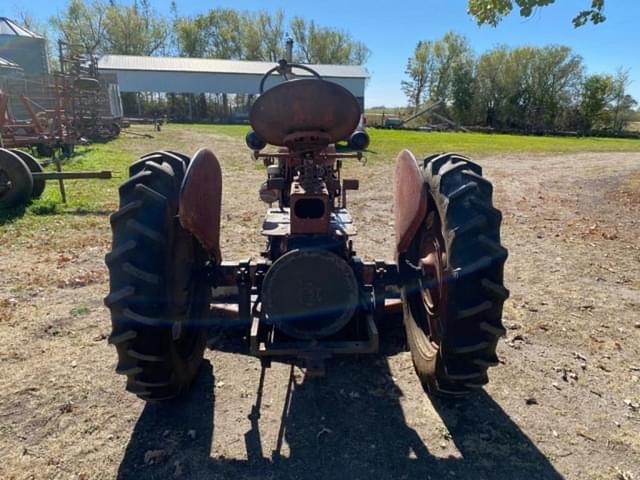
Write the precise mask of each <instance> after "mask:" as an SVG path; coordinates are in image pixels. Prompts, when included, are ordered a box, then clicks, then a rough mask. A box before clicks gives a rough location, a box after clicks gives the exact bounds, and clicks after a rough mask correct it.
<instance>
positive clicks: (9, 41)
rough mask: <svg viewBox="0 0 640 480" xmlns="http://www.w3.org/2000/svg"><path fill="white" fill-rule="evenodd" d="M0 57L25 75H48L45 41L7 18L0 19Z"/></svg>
mask: <svg viewBox="0 0 640 480" xmlns="http://www.w3.org/2000/svg"><path fill="white" fill-rule="evenodd" d="M0 57H3V58H5V59H7V60H10V61H11V62H13V63H16V64H18V65H20V67H22V69H23V70H24V73H25V74H26V75H38V76H41V75H46V74H48V73H49V62H48V60H47V42H46V40H45V39H44V38H43V37H41V36H40V35H38V34H36V33H33V32H32V31H30V30H27V29H26V28H24V27H21V26H20V25H18V24H17V23H16V22H14V21H13V20H11V19H9V18H7V17H0Z"/></svg>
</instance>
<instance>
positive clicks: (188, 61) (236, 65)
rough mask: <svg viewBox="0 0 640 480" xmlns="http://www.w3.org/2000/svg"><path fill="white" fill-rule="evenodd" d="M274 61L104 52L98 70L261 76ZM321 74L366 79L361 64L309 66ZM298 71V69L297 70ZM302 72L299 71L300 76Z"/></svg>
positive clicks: (272, 65) (273, 64)
mask: <svg viewBox="0 0 640 480" xmlns="http://www.w3.org/2000/svg"><path fill="white" fill-rule="evenodd" d="M274 66H275V63H273V62H253V61H247V60H223V59H219V58H184V57H139V56H133V55H103V56H102V57H100V59H99V60H98V68H99V69H101V70H136V71H156V72H196V73H231V74H249V75H262V74H264V73H266V72H267V70H269V69H270V68H272V67H274ZM309 67H311V68H313V69H314V70H316V71H317V72H318V73H319V74H320V75H321V76H323V77H325V76H326V77H340V78H368V77H369V73H368V72H367V70H366V69H365V68H364V67H362V66H360V65H319V64H315V65H309ZM296 73H297V71H296ZM304 74H305V72H303V71H300V75H304Z"/></svg>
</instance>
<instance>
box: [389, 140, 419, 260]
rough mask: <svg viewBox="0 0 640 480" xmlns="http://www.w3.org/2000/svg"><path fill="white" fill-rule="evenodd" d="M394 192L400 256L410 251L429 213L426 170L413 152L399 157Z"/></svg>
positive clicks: (397, 252) (397, 241) (397, 243)
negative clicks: (424, 171) (423, 170)
mask: <svg viewBox="0 0 640 480" xmlns="http://www.w3.org/2000/svg"><path fill="white" fill-rule="evenodd" d="M394 179H395V180H394V192H393V216H394V228H395V235H396V256H397V255H399V254H401V253H404V252H406V251H407V249H408V248H409V245H410V244H411V240H413V237H414V236H415V235H416V233H417V232H418V228H419V227H420V224H421V223H422V220H423V219H424V218H425V215H426V214H427V191H426V186H425V183H424V176H423V174H422V170H421V169H420V167H419V166H418V162H417V161H416V158H415V157H414V156H413V153H411V152H410V151H409V150H402V151H401V152H400V153H399V154H398V157H397V158H396V169H395V175H394Z"/></svg>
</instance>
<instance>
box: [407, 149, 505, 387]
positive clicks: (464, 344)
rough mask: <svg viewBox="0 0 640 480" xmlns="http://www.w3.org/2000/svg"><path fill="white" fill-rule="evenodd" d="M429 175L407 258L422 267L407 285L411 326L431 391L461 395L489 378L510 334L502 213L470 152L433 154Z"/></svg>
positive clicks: (416, 358) (417, 360) (410, 337)
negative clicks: (423, 206) (465, 154)
mask: <svg viewBox="0 0 640 480" xmlns="http://www.w3.org/2000/svg"><path fill="white" fill-rule="evenodd" d="M424 178H425V183H426V188H427V192H428V194H427V202H428V206H427V216H426V218H425V219H424V221H423V223H422V225H421V227H420V229H419V231H418V233H417V234H416V236H415V238H414V239H413V241H412V243H411V245H410V247H409V250H408V251H407V253H406V254H404V258H401V261H402V262H404V263H405V264H406V265H413V266H414V267H413V268H414V272H415V269H416V266H419V267H420V268H419V271H420V272H421V275H415V274H414V275H413V276H412V277H411V278H412V280H410V281H409V282H408V283H407V284H405V286H404V287H403V289H402V296H403V300H404V301H403V305H404V323H405V330H406V333H407V342H408V344H409V348H410V350H411V354H412V358H413V363H414V366H415V370H416V373H417V374H418V377H419V378H420V381H421V383H422V385H423V386H424V388H425V389H426V390H427V392H428V393H430V394H433V395H437V396H445V397H460V396H464V395H466V394H468V393H470V392H471V391H472V390H473V389H477V388H481V387H482V386H483V385H485V384H486V383H487V382H488V377H487V369H488V367H491V366H495V365H497V364H498V358H497V356H496V345H497V343H498V340H499V338H500V337H501V336H503V335H504V334H505V329H504V327H503V326H502V305H503V303H504V301H505V300H506V299H507V298H508V296H509V292H508V290H507V289H506V288H505V287H504V285H503V271H504V263H505V261H506V259H507V255H508V254H507V250H506V249H505V248H504V247H502V246H501V244H500V223H501V219H502V215H501V213H500V211H498V210H497V209H495V208H494V207H493V204H492V193H493V187H492V185H491V183H490V182H489V181H488V180H486V179H485V178H483V177H482V169H481V167H480V166H479V165H477V164H475V163H473V162H471V161H470V160H469V159H468V158H465V157H463V156H460V155H456V154H443V155H437V156H432V157H428V158H426V159H425V160H424ZM421 259H422V260H421ZM401 268H402V264H401Z"/></svg>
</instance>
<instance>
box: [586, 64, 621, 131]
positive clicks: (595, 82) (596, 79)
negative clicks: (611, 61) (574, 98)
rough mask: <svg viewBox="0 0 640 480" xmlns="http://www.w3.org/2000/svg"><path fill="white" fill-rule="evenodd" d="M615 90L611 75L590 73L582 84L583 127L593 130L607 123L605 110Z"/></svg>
mask: <svg viewBox="0 0 640 480" xmlns="http://www.w3.org/2000/svg"><path fill="white" fill-rule="evenodd" d="M612 90H613V77H612V76H611V75H589V76H588V77H586V78H585V80H584V82H583V84H582V95H581V100H580V114H581V123H582V125H581V128H582V129H583V130H587V131H588V130H591V129H593V128H601V127H603V126H605V125H606V120H605V118H604V114H605V110H606V108H607V105H608V104H609V99H610V98H611V92H612Z"/></svg>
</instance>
